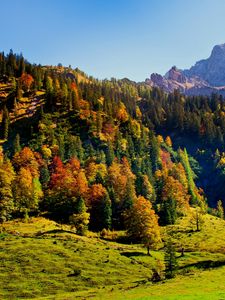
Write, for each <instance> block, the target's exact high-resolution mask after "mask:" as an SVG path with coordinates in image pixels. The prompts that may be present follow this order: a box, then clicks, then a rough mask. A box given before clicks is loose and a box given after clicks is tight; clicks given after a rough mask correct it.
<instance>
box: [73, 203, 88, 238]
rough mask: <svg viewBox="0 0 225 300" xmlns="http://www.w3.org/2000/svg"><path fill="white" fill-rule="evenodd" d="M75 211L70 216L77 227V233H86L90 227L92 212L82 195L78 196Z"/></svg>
mask: <svg viewBox="0 0 225 300" xmlns="http://www.w3.org/2000/svg"><path fill="white" fill-rule="evenodd" d="M74 210H75V213H74V214H73V215H71V216H70V223H71V224H72V225H73V226H74V227H75V228H76V233H77V234H79V235H85V234H86V231H87V229H88V224H89V218H90V214H89V213H87V208H86V205H85V202H84V199H83V198H82V197H78V199H77V200H76V203H75V208H74Z"/></svg>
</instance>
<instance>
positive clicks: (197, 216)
mask: <svg viewBox="0 0 225 300" xmlns="http://www.w3.org/2000/svg"><path fill="white" fill-rule="evenodd" d="M190 223H191V225H193V226H194V227H195V230H196V231H201V230H202V226H203V224H204V223H205V218H204V210H203V209H202V208H201V207H198V206H197V207H196V208H195V209H194V210H193V211H192V212H191V215H190Z"/></svg>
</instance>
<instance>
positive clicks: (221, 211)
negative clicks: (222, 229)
mask: <svg viewBox="0 0 225 300" xmlns="http://www.w3.org/2000/svg"><path fill="white" fill-rule="evenodd" d="M217 216H218V217H219V218H221V219H224V208H223V202H222V201H221V200H219V201H218V202H217Z"/></svg>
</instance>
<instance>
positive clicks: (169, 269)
mask: <svg viewBox="0 0 225 300" xmlns="http://www.w3.org/2000/svg"><path fill="white" fill-rule="evenodd" d="M164 261H165V266H166V270H165V273H166V278H173V277H175V274H176V270H177V267H178V264H177V259H176V251H175V247H174V245H173V244H172V241H171V239H169V240H168V242H167V245H166V248H165V256H164Z"/></svg>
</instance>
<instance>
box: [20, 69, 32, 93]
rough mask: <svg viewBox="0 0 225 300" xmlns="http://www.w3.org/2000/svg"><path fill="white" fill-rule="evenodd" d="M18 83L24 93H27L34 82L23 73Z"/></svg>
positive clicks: (28, 75)
mask: <svg viewBox="0 0 225 300" xmlns="http://www.w3.org/2000/svg"><path fill="white" fill-rule="evenodd" d="M20 82H21V85H22V88H23V89H24V91H26V92H28V91H29V90H30V88H31V85H32V83H33V82H34V78H33V77H32V76H31V75H30V74H27V73H23V74H22V76H21V77H20Z"/></svg>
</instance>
